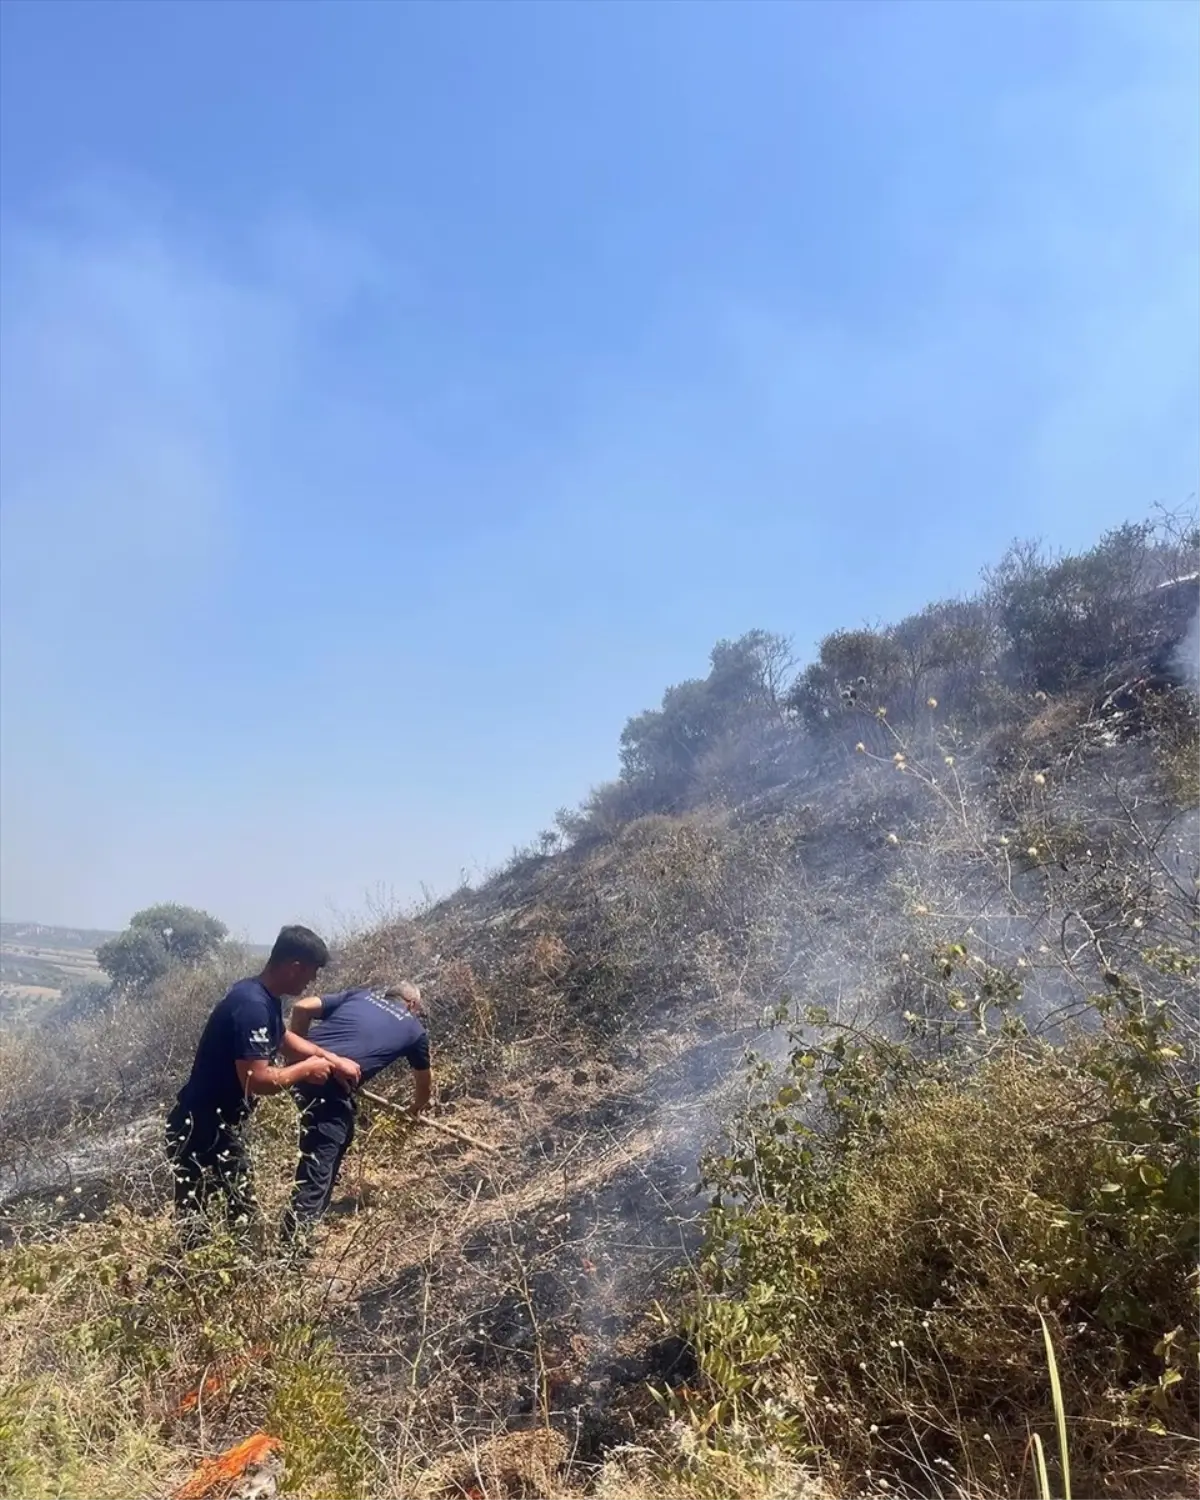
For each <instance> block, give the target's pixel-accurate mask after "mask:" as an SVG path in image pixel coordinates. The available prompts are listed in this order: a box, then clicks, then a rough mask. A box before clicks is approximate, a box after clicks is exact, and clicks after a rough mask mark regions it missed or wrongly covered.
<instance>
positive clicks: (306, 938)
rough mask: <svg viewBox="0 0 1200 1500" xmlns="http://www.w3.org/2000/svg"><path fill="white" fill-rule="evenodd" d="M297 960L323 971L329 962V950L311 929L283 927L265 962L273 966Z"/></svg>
mask: <svg viewBox="0 0 1200 1500" xmlns="http://www.w3.org/2000/svg"><path fill="white" fill-rule="evenodd" d="M297 960H299V962H300V963H305V964H316V966H317V968H318V969H323V968H324V967H325V965H326V964H327V963H328V962H329V949H328V948H327V947H326V946H325V943H324V940H323V939H321V938H319V937H318V936H317V934H316V933H315V932H314V931H313V930H312V928H311V927H284V928H283V929H282V930H281V931H280V934H279V936H278V937H277V938H276V939H275V946H274V947H273V948H272V949H271V957H270V958H269V959H268V960H267V961H268V963H273V964H290V963H295V962H296V961H297Z"/></svg>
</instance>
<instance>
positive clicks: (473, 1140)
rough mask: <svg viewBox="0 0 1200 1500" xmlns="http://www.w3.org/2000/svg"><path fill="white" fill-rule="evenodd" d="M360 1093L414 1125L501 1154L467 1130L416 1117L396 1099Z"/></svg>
mask: <svg viewBox="0 0 1200 1500" xmlns="http://www.w3.org/2000/svg"><path fill="white" fill-rule="evenodd" d="M358 1093H359V1095H360V1097H362V1098H363V1099H369V1100H370V1101H371V1103H372V1104H382V1105H383V1107H384V1109H390V1110H393V1111H394V1112H395V1113H396V1114H398V1115H403V1116H404V1118H405V1119H406V1120H411V1121H412V1123H413V1124H414V1125H425V1126H427V1127H428V1128H429V1129H430V1130H440V1131H441V1133H442V1134H443V1135H449V1136H453V1137H454V1139H455V1140H456V1141H462V1142H463V1143H464V1144H465V1145H468V1146H474V1147H476V1148H477V1149H478V1150H480V1151H490V1152H491V1154H492V1155H493V1156H498V1155H499V1154H500V1148H499V1146H493V1145H492V1143H491V1142H490V1141H481V1140H480V1139H479V1137H478V1136H475V1135H468V1134H467V1132H466V1131H465V1130H455V1128H454V1126H453V1125H443V1123H442V1122H441V1120H431V1119H430V1118H429V1116H428V1115H414V1114H412V1113H410V1111H409V1110H407V1109H405V1107H404V1105H403V1104H397V1103H396V1102H395V1100H394V1099H385V1098H384V1097H383V1095H382V1094H376V1093H373V1092H372V1090H371V1089H359V1090H358Z"/></svg>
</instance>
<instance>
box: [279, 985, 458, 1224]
mask: <svg viewBox="0 0 1200 1500" xmlns="http://www.w3.org/2000/svg"><path fill="white" fill-rule="evenodd" d="M420 1006H421V992H420V990H419V989H418V988H417V987H416V985H415V984H410V983H408V981H407V980H405V981H404V982H403V983H402V984H397V985H394V986H392V987H390V988H388V989H352V990H342V991H341V992H340V993H338V994H336V995H315V996H311V997H309V998H308V999H305V1000H297V1001H296V1003H295V1005H293V1006H292V1014H291V1018H290V1020H289V1023H288V1024H289V1025H290V1026H291V1029H292V1031H293V1032H295V1033H296V1035H298V1036H301V1037H306V1036H307V1035H308V1030H309V1027H310V1026H314V1027H315V1033H314V1035H315V1036H316V1038H317V1040H319V1041H320V1043H321V1045H322V1046H323V1047H333V1048H336V1049H337V1051H338V1052H339V1053H341V1054H342V1055H343V1056H345V1057H349V1058H352V1059H353V1060H354V1061H355V1062H356V1063H357V1064H358V1065H359V1067H360V1069H361V1079H360V1081H361V1082H362V1083H366V1082H367V1081H368V1080H369V1079H371V1078H374V1076H375V1074H376V1073H380V1072H382V1071H383V1069H384V1068H386V1067H388V1066H390V1064H392V1063H394V1062H395V1061H396V1059H397V1058H400V1057H403V1058H405V1059H406V1060H407V1062H408V1065H409V1066H410V1067H411V1068H412V1070H413V1085H414V1089H413V1101H412V1104H411V1106H410V1108H411V1111H412V1113H413V1114H414V1115H419V1114H420V1113H421V1112H422V1110H424V1109H426V1108H427V1107H428V1105H429V1095H430V1084H431V1081H432V1074H431V1072H430V1067H429V1037H428V1036H427V1035H426V1032H425V1027H424V1026H423V1025H422V1023H421V1021H420V1020H419V1019H418V1018H419V1015H420ZM294 1092H295V1095H296V1102H297V1103H298V1104H299V1106H300V1160H299V1162H298V1163H297V1164H296V1186H295V1189H294V1190H293V1193H292V1201H291V1204H290V1206H289V1208H288V1210H287V1212H286V1214H285V1215H284V1220H283V1235H284V1238H285V1239H292V1238H294V1237H295V1236H296V1234H297V1232H301V1233H302V1234H304V1235H305V1236H307V1234H308V1233H309V1232H310V1231H311V1230H312V1229H313V1227H314V1226H315V1224H316V1222H317V1220H318V1219H319V1218H320V1217H321V1216H322V1214H324V1212H325V1210H326V1209H327V1208H328V1207H329V1200H330V1199H331V1198H332V1196H333V1188H334V1184H335V1183H336V1181H337V1175H338V1171H339V1170H340V1168H341V1165H342V1159H343V1157H344V1156H345V1155H346V1152H347V1150H348V1149H349V1146H350V1142H351V1141H352V1140H353V1139H354V1116H355V1112H356V1109H357V1101H356V1100H355V1097H354V1092H353V1085H351V1086H350V1087H347V1086H346V1080H345V1078H344V1077H343V1076H342V1075H340V1074H338V1073H336V1072H334V1073H331V1075H330V1076H329V1078H328V1079H326V1080H324V1081H322V1080H318V1079H307V1080H305V1081H304V1082H303V1083H300V1084H298V1085H297V1087H296V1088H295V1090H294Z"/></svg>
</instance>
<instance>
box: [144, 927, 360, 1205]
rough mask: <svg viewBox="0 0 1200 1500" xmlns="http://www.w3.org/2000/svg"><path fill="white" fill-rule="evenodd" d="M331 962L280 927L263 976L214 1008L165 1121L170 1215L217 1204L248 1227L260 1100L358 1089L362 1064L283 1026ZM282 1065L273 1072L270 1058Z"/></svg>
mask: <svg viewBox="0 0 1200 1500" xmlns="http://www.w3.org/2000/svg"><path fill="white" fill-rule="evenodd" d="M328 962H329V950H328V948H326V946H325V944H324V943H323V942H322V941H321V939H320V938H319V937H318V936H317V934H316V933H315V932H312V931H311V930H310V929H309V928H307V927H285V928H284V929H283V931H282V932H281V933H280V934H279V936H278V937H277V938H276V939H275V946H274V947H273V948H272V949H271V956H270V957H269V958H268V959H267V962H266V967H265V968H264V969H263V971H262V973H261V974H258V975H256V976H255V977H254V978H253V979H243V980H240V981H239V982H238V983H237V984H235V985H234V986H233V988H232V989H231V990H230V991H229V993H228V994H227V995H226V996H225V998H224V999H223V1000H221V1001H220V1002H219V1003H218V1004H217V1005H216V1006H215V1007H214V1009H213V1012H212V1014H211V1015H210V1016H209V1018H208V1021H207V1023H206V1025H205V1027H204V1031H203V1032H202V1033H201V1036H200V1042H199V1045H198V1046H197V1048H196V1057H195V1061H194V1062H193V1063H192V1071H191V1075H190V1076H189V1078H188V1080H187V1082H186V1083H185V1084H184V1086H183V1087H182V1088H181V1089H180V1091H179V1098H178V1101H177V1102H176V1104H175V1107H174V1109H173V1110H172V1111H171V1113H170V1114H169V1115H168V1116H167V1154H168V1155H169V1156H170V1158H171V1164H172V1167H173V1169H174V1174H175V1207H176V1211H177V1212H179V1213H180V1214H182V1215H187V1216H190V1215H191V1214H193V1213H195V1212H196V1211H198V1210H202V1209H204V1207H205V1205H206V1203H207V1202H208V1200H209V1199H210V1198H211V1197H213V1196H214V1195H216V1196H218V1197H220V1198H223V1199H224V1203H225V1208H226V1212H227V1214H228V1217H229V1219H230V1221H231V1222H234V1223H236V1222H239V1221H244V1220H245V1219H248V1218H249V1217H250V1215H251V1213H252V1212H253V1209H254V1193H253V1188H252V1185H251V1181H250V1172H249V1164H248V1162H247V1160H246V1150H245V1144H244V1142H243V1139H242V1127H243V1125H244V1124H245V1122H246V1119H247V1117H248V1116H249V1114H250V1111H251V1110H252V1109H253V1107H254V1105H255V1103H256V1101H257V1100H258V1098H259V1097H260V1096H261V1095H263V1094H277V1093H279V1092H280V1091H281V1090H282V1089H286V1088H291V1087H292V1086H294V1085H296V1084H300V1083H305V1084H309V1085H319V1084H323V1083H325V1082H327V1081H328V1080H329V1079H330V1078H340V1079H341V1080H342V1081H343V1082H344V1083H346V1084H347V1085H348V1086H351V1087H352V1086H353V1085H354V1084H356V1083H357V1082H358V1072H359V1070H358V1064H357V1063H355V1062H352V1061H350V1060H349V1059H348V1058H345V1057H341V1056H339V1055H338V1054H337V1053H335V1052H331V1051H329V1050H328V1049H326V1048H324V1047H320V1046H317V1045H315V1044H314V1043H313V1042H310V1041H309V1040H308V1039H307V1037H304V1036H301V1035H298V1034H297V1033H295V1032H291V1031H288V1030H287V1029H286V1027H285V1026H284V1023H283V1007H282V1005H281V1004H280V1000H281V998H282V997H284V996H287V997H288V998H291V997H292V996H294V995H302V994H303V993H304V991H305V990H306V989H307V988H308V987H309V985H310V984H312V983H313V982H314V981H315V980H316V977H317V975H318V973H319V972H320V971H321V970H322V969H323V968H324V967H325V965H326V964H327V963H328ZM279 1053H282V1054H283V1057H284V1058H285V1059H286V1064H285V1065H284V1066H283V1067H278V1066H276V1065H275V1058H276V1055H277V1054H279Z"/></svg>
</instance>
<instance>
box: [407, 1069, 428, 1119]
mask: <svg viewBox="0 0 1200 1500" xmlns="http://www.w3.org/2000/svg"><path fill="white" fill-rule="evenodd" d="M432 1092H433V1070H432V1069H430V1068H422V1069H420V1070H419V1071H417V1070H415V1069H414V1071H413V1101H412V1104H411V1105H410V1106H409V1109H410V1111H411V1113H412V1114H414V1115H419V1114H423V1113H424V1111H425V1110H427V1109H428V1108H429V1098H430V1095H431V1094H432Z"/></svg>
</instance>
